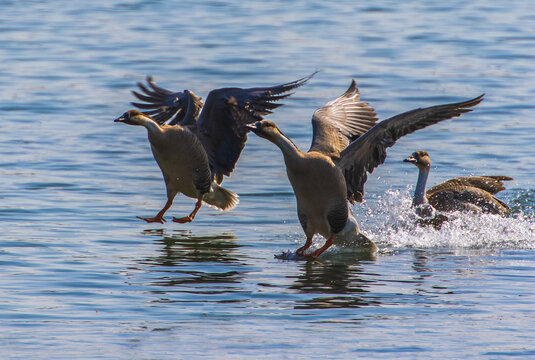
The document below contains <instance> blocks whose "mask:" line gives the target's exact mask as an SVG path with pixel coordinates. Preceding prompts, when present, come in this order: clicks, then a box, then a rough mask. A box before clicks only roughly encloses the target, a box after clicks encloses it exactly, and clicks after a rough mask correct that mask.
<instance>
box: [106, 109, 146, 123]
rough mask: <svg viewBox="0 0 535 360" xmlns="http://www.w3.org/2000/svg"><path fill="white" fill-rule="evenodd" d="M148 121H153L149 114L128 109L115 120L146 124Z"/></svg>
mask: <svg viewBox="0 0 535 360" xmlns="http://www.w3.org/2000/svg"><path fill="white" fill-rule="evenodd" d="M147 121H153V120H152V119H151V118H150V117H149V116H147V115H145V114H143V113H142V112H141V111H138V110H128V111H127V112H125V113H124V114H123V115H121V116H119V117H118V118H117V119H115V120H114V122H122V123H125V124H128V125H139V126H144V125H145V124H146V123H147Z"/></svg>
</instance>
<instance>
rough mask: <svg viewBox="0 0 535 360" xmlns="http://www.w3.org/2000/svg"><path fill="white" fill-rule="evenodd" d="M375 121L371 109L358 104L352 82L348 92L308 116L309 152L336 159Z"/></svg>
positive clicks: (355, 89) (356, 90) (357, 94)
mask: <svg viewBox="0 0 535 360" xmlns="http://www.w3.org/2000/svg"><path fill="white" fill-rule="evenodd" d="M376 122H377V114H376V113H375V111H374V109H373V108H372V107H371V106H370V105H369V104H368V103H367V102H364V101H360V93H359V90H358V89H357V84H356V83H355V80H352V81H351V85H350V86H349V89H347V91H346V92H345V93H344V94H342V95H341V96H339V97H337V98H336V99H334V100H332V101H329V102H328V103H327V104H325V106H323V107H321V108H319V109H318V110H316V111H315V112H314V116H313V117H312V128H313V131H314V132H313V136H312V146H311V147H310V150H309V152H310V151H319V152H322V153H324V154H325V155H329V156H331V157H338V156H339V155H340V152H341V151H342V150H344V149H345V148H346V147H347V146H348V145H349V143H350V142H351V141H353V140H355V139H356V138H358V137H359V136H361V135H362V134H364V133H366V131H368V130H369V129H370V128H371V127H372V126H374V125H375V123H376Z"/></svg>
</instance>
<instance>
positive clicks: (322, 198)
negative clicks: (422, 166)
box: [246, 80, 483, 258]
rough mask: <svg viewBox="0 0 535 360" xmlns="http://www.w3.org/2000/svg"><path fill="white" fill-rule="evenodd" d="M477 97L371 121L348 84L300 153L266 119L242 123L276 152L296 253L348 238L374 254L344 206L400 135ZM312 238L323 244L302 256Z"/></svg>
mask: <svg viewBox="0 0 535 360" xmlns="http://www.w3.org/2000/svg"><path fill="white" fill-rule="evenodd" d="M482 98H483V95H481V96H479V97H477V98H475V99H472V100H469V101H465V102H460V103H454V104H445V105H436V106H431V107H427V108H423V109H422V108H420V109H415V110H412V111H409V112H406V113H403V114H399V115H396V116H394V117H391V118H389V119H387V120H384V121H381V122H379V123H377V117H376V114H375V111H374V109H373V108H372V107H371V106H370V105H369V104H368V103H366V102H363V101H360V95H359V91H358V89H357V87H356V84H355V81H354V80H353V81H352V82H351V85H350V87H349V89H348V90H347V91H346V92H345V93H344V94H343V95H341V96H340V97H338V98H336V99H334V100H332V101H330V102H328V103H327V104H326V105H325V106H323V107H321V108H320V109H318V110H316V111H315V112H314V116H313V117H312V125H313V139H312V146H311V147H310V150H309V151H308V152H306V153H305V152H302V151H300V150H299V149H298V148H297V146H296V145H295V144H294V143H293V142H292V141H291V140H290V139H289V138H288V137H287V136H286V135H284V134H283V133H282V132H281V131H280V130H279V129H278V128H277V126H276V125H275V123H273V122H271V121H258V122H256V123H254V124H249V125H246V127H247V128H248V129H249V130H251V131H252V132H254V133H255V134H257V135H258V136H260V137H263V138H265V139H267V140H269V141H271V142H272V143H274V144H275V145H277V146H278V147H279V148H280V150H281V151H282V154H283V157H284V162H285V164H286V172H287V175H288V179H289V180H290V183H291V185H292V187H293V190H294V193H295V197H296V201H297V216H298V218H299V221H300V223H301V226H302V228H303V230H304V232H305V235H306V242H305V244H304V246H302V247H300V248H299V249H297V251H296V254H297V255H299V256H306V257H309V258H317V257H318V256H319V255H321V254H322V253H323V252H324V251H325V250H327V249H328V248H329V247H330V246H331V245H332V244H333V243H338V242H340V243H343V242H347V240H348V239H349V240H350V241H351V242H352V244H353V245H356V246H358V247H360V248H361V249H362V250H363V251H366V252H371V253H373V252H375V251H376V250H377V246H376V245H375V244H374V243H373V241H371V240H370V239H368V238H367V237H366V236H365V235H364V234H362V233H361V232H360V230H359V228H358V225H357V222H356V220H355V218H354V216H353V214H352V213H351V208H350V207H349V203H353V202H355V201H357V202H361V201H362V197H363V192H364V183H365V182H366V180H367V173H371V172H372V171H373V170H374V169H375V168H376V167H377V166H379V165H380V164H382V163H383V162H384V161H385V159H386V149H387V148H389V147H391V146H392V145H394V143H395V142H396V141H397V140H398V139H399V138H401V137H402V136H404V135H407V134H410V133H412V132H414V131H416V130H419V129H422V128H425V127H426V126H429V125H432V124H435V123H438V122H439V121H442V120H446V119H450V118H452V117H455V116H459V115H461V114H462V113H465V112H468V111H471V110H470V109H469V108H470V107H473V106H475V105H477V104H478V103H479V102H480V101H481V100H482ZM348 201H349V203H348ZM315 234H320V235H321V236H323V237H324V238H325V239H326V242H325V244H324V245H323V246H322V247H320V248H318V249H317V250H315V251H313V252H311V253H307V254H305V251H306V250H307V249H308V248H309V247H310V246H311V245H312V237H313V236H314V235H315Z"/></svg>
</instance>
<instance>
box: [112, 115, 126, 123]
mask: <svg viewBox="0 0 535 360" xmlns="http://www.w3.org/2000/svg"><path fill="white" fill-rule="evenodd" d="M125 121H126V119H125V118H124V115H121V116H119V117H118V118H117V119H115V120H113V122H125Z"/></svg>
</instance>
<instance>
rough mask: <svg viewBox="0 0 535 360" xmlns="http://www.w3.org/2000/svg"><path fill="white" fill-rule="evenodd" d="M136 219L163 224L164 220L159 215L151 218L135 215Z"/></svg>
mask: <svg viewBox="0 0 535 360" xmlns="http://www.w3.org/2000/svg"><path fill="white" fill-rule="evenodd" d="M136 217H137V218H138V219H141V220H145V221H146V222H148V223H160V224H163V223H164V222H165V219H164V218H163V217H161V216H154V217H151V218H145V217H141V216H136Z"/></svg>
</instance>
